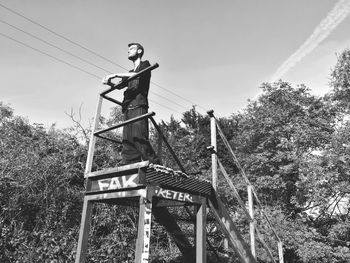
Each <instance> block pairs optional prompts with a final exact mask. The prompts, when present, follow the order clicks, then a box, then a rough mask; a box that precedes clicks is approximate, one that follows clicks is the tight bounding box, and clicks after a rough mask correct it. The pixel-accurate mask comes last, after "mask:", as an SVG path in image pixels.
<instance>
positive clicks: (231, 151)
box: [214, 117, 281, 241]
mask: <svg viewBox="0 0 350 263" xmlns="http://www.w3.org/2000/svg"><path fill="white" fill-rule="evenodd" d="M214 118H215V117H214ZM215 120H216V118H215ZM216 127H217V130H218V131H219V135H220V137H221V139H222V140H223V142H224V144H225V146H226V148H227V149H228V150H229V152H230V153H231V155H232V157H233V159H234V161H235V163H236V164H237V166H238V168H239V169H240V171H241V174H242V176H243V178H244V179H245V181H246V183H247V184H248V185H252V184H251V183H250V181H249V179H248V177H247V176H246V174H245V172H244V170H243V168H242V166H241V164H240V163H239V161H238V159H237V157H236V155H235V154H234V152H233V150H232V148H231V146H230V144H229V142H228V140H227V138H226V137H225V135H224V133H223V131H222V130H221V128H220V126H219V124H218V122H217V120H216ZM252 190H253V194H254V196H255V198H256V199H257V202H258V204H259V206H260V208H261V209H263V206H262V204H261V202H260V200H259V198H258V196H257V194H256V192H255V191H254V187H253V188H252ZM262 212H263V211H262ZM263 214H264V216H265V218H268V217H267V215H266V214H265V213H264V212H263ZM268 224H269V226H270V228H271V229H272V231H273V232H274V235H275V236H276V238H277V239H278V241H281V239H280V238H279V236H278V235H277V233H276V231H275V229H274V227H273V226H272V224H271V221H270V220H268Z"/></svg>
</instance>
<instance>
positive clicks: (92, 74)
mask: <svg viewBox="0 0 350 263" xmlns="http://www.w3.org/2000/svg"><path fill="white" fill-rule="evenodd" d="M0 36H3V37H5V38H7V39H10V40H12V41H14V42H16V43H18V44H21V45H22V46H25V47H27V48H30V49H32V50H34V51H37V52H39V53H41V54H43V55H45V56H48V57H50V58H52V59H54V60H56V61H59V62H61V63H63V64H66V65H68V66H70V67H72V68H75V69H77V70H79V71H81V72H84V73H86V74H88V75H90V76H93V77H95V78H97V79H101V77H100V76H97V75H95V74H94V73H91V72H89V71H87V70H85V69H82V68H80V67H78V66H76V65H74V64H71V63H69V62H67V61H64V60H62V59H60V58H58V57H55V56H53V55H50V54H49V53H46V52H44V51H42V50H40V49H37V48H35V47H32V46H30V45H28V44H26V43H24V42H22V41H19V40H17V39H15V38H13V37H10V36H9V35H6V34H4V33H2V32H0ZM151 101H152V100H151ZM152 103H155V104H158V105H160V106H162V107H164V108H167V109H169V110H172V111H174V112H177V113H180V112H178V111H177V110H175V109H172V108H170V107H168V106H165V105H163V104H161V103H158V102H155V101H152ZM180 114H181V113H180Z"/></svg>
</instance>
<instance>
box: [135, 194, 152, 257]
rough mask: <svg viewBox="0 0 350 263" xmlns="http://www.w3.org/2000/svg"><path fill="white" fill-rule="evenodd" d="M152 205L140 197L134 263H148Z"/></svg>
mask: <svg viewBox="0 0 350 263" xmlns="http://www.w3.org/2000/svg"><path fill="white" fill-rule="evenodd" d="M151 221H152V203H151V202H149V201H148V200H147V199H146V198H144V197H140V211H139V227H138V232H137V241H136V252H135V253H136V255H135V263H148V260H149V249H150V240H151Z"/></svg>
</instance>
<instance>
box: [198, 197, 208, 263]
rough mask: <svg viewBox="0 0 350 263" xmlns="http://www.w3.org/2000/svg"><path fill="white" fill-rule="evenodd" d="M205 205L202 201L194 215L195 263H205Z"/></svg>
mask: <svg viewBox="0 0 350 263" xmlns="http://www.w3.org/2000/svg"><path fill="white" fill-rule="evenodd" d="M206 224H207V205H206V199H205V198H203V199H202V204H201V205H199V207H198V209H197V214H196V263H206V262H207V248H206V240H207V237H206V235H207V229H206Z"/></svg>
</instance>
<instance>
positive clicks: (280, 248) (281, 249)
mask: <svg viewBox="0 0 350 263" xmlns="http://www.w3.org/2000/svg"><path fill="white" fill-rule="evenodd" d="M278 258H279V263H283V262H284V259H283V243H282V241H278Z"/></svg>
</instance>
